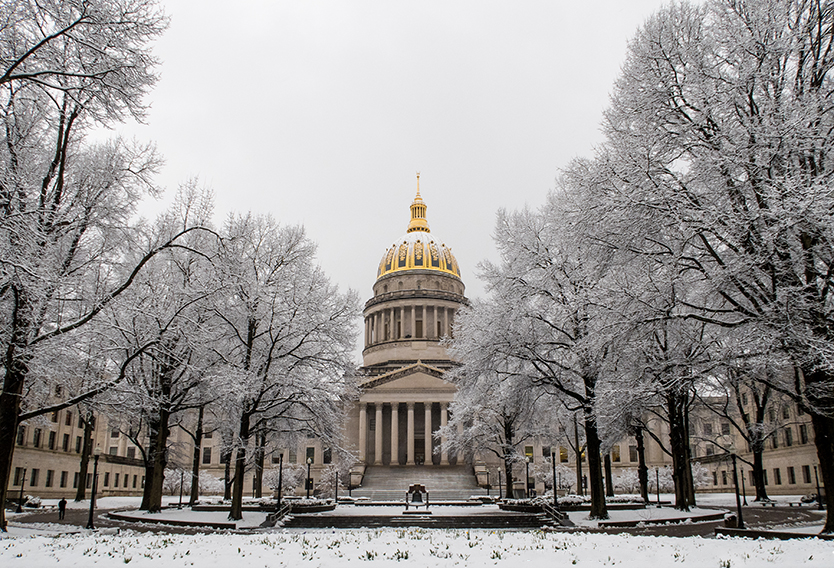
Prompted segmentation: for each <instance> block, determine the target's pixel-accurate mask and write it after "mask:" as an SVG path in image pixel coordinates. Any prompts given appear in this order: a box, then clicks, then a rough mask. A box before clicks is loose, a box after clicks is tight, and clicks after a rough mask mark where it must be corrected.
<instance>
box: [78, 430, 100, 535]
mask: <svg viewBox="0 0 834 568" xmlns="http://www.w3.org/2000/svg"><path fill="white" fill-rule="evenodd" d="M93 456H94V459H93V490H92V492H91V493H90V515H89V516H88V517H87V528H88V529H94V528H96V527H95V523H93V512H94V511H95V508H96V487H97V486H98V458H99V456H101V448H100V447H98V446H96V449H95V450H93ZM79 481H80V482H81V483H83V480H79Z"/></svg>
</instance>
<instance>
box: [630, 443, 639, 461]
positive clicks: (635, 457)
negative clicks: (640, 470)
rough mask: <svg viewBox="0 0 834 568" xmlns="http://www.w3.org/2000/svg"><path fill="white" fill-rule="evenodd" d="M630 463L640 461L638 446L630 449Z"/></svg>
mask: <svg viewBox="0 0 834 568" xmlns="http://www.w3.org/2000/svg"><path fill="white" fill-rule="evenodd" d="M628 461H630V462H633V463H637V462H638V461H640V457H639V456H638V455H637V446H629V447H628Z"/></svg>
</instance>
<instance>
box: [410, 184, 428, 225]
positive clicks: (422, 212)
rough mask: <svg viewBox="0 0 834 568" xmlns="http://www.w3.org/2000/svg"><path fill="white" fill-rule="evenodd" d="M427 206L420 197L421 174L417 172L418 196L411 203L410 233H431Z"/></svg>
mask: <svg viewBox="0 0 834 568" xmlns="http://www.w3.org/2000/svg"><path fill="white" fill-rule="evenodd" d="M426 209H427V207H426V204H425V203H424V202H423V198H422V197H420V172H417V195H416V196H414V201H412V202H411V222H409V223H408V231H407V232H408V233H413V232H414V231H422V232H424V233H428V232H429V222H428V221H426Z"/></svg>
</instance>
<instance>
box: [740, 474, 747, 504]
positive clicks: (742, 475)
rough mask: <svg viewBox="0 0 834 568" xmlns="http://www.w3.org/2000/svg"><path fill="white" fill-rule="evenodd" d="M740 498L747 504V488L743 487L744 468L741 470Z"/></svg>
mask: <svg viewBox="0 0 834 568" xmlns="http://www.w3.org/2000/svg"><path fill="white" fill-rule="evenodd" d="M741 499H742V501H743V502H744V506H745V507H746V506H747V489H745V488H744V469H743V468H742V470H741Z"/></svg>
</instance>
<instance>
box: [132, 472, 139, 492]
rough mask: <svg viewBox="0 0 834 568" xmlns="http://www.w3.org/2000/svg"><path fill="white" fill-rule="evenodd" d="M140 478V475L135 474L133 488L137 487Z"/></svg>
mask: <svg viewBox="0 0 834 568" xmlns="http://www.w3.org/2000/svg"><path fill="white" fill-rule="evenodd" d="M138 478H139V476H138V475H134V476H133V488H134V489H136V480H137V479H138Z"/></svg>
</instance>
